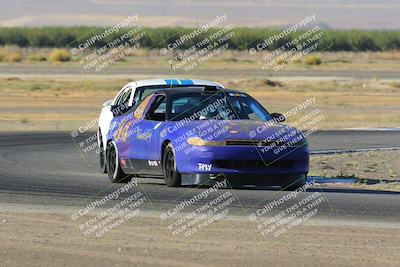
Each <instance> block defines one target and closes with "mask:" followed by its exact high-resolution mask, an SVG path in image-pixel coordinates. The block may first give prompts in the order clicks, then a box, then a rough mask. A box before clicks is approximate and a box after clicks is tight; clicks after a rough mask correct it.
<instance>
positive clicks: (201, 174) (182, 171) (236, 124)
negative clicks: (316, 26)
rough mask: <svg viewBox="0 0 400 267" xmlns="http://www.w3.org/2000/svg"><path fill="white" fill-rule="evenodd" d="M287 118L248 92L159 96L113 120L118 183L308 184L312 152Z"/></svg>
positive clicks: (111, 162)
mask: <svg viewBox="0 0 400 267" xmlns="http://www.w3.org/2000/svg"><path fill="white" fill-rule="evenodd" d="M284 119H285V118H284V116H283V115H282V114H279V113H272V114H270V113H268V111H267V110H265V109H264V108H263V107H262V105H261V104H259V103H258V102H257V101H256V100H255V99H254V98H252V97H251V96H249V95H248V94H246V93H243V92H240V91H236V90H229V89H224V88H218V87H186V88H171V89H168V90H165V89H164V90H159V91H155V92H153V93H152V94H150V95H149V96H147V97H146V98H145V99H144V100H143V101H142V102H141V104H140V105H139V106H138V107H137V108H136V109H135V110H134V111H132V112H128V113H126V114H123V115H119V116H116V117H114V118H113V120H112V122H111V127H110V131H109V132H108V135H107V140H108V141H107V147H106V161H107V169H108V176H109V178H110V180H111V181H112V182H121V181H127V180H129V179H130V178H131V177H132V175H134V176H136V177H157V178H164V179H165V183H166V184H167V186H181V185H194V184H212V183H214V182H215V181H217V180H221V179H226V180H227V181H228V182H229V184H230V185H231V186H235V187H237V186H242V185H250V184H251V185H274V186H281V187H282V188H285V189H290V190H292V189H296V188H298V187H300V186H302V185H304V184H305V183H306V177H307V173H308V168H309V147H308V143H307V141H306V139H305V137H304V135H303V134H302V133H301V132H300V131H299V130H297V129H296V128H293V127H290V126H287V125H283V124H281V122H282V121H284Z"/></svg>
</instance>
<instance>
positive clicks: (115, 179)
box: [106, 143, 131, 183]
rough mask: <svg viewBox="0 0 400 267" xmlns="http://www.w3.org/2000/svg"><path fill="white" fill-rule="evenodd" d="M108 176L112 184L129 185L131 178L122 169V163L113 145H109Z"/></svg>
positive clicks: (107, 151)
mask: <svg viewBox="0 0 400 267" xmlns="http://www.w3.org/2000/svg"><path fill="white" fill-rule="evenodd" d="M106 154H107V157H106V159H107V174H108V178H109V179H110V181H111V182H112V183H127V182H129V181H130V180H131V176H130V175H127V174H125V173H124V171H123V170H122V168H121V161H120V159H119V157H118V152H117V150H116V149H115V146H114V144H113V143H109V144H108V145H107V150H106Z"/></svg>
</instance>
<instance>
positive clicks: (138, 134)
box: [130, 94, 166, 175]
mask: <svg viewBox="0 0 400 267" xmlns="http://www.w3.org/2000/svg"><path fill="white" fill-rule="evenodd" d="M165 99H166V97H165V95H163V94H157V95H154V96H153V97H152V98H151V99H150V101H149V104H148V106H147V108H146V109H145V110H144V113H143V114H142V119H141V120H140V121H139V122H138V123H137V124H136V125H135V126H133V125H132V128H131V131H132V132H135V133H134V134H133V135H132V138H131V142H130V157H131V160H130V162H131V163H132V165H133V167H134V168H135V169H136V170H140V172H139V174H150V175H162V169H161V137H160V131H161V130H160V129H162V128H163V123H165V112H166V101H165ZM142 104H143V102H142ZM139 107H140V106H139ZM139 107H138V109H139Z"/></svg>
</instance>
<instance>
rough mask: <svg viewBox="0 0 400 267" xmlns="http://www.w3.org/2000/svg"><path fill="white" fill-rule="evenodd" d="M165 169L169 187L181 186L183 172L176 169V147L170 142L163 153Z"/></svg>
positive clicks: (165, 177) (166, 181)
mask: <svg viewBox="0 0 400 267" xmlns="http://www.w3.org/2000/svg"><path fill="white" fill-rule="evenodd" d="M162 162H163V171H164V179H165V183H166V184H167V186H169V187H176V186H181V174H180V173H179V172H178V170H177V169H176V161H175V154H174V148H173V147H172V144H168V145H167V146H166V148H165V150H164V154H163V161H162Z"/></svg>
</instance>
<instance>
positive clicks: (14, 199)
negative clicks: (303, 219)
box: [0, 131, 400, 224]
mask: <svg viewBox="0 0 400 267" xmlns="http://www.w3.org/2000/svg"><path fill="white" fill-rule="evenodd" d="M91 134H93V133H91ZM91 134H87V135H84V136H83V137H82V138H87V137H88V136H90V135H91ZM309 142H310V145H311V149H312V151H313V152H317V151H326V150H332V149H359V148H362V149H365V148H391V147H400V132H399V131H326V132H317V133H315V134H314V135H313V136H311V137H309ZM138 181H139V186H138V187H135V188H134V189H133V190H140V191H142V192H143V193H145V195H146V197H147V200H148V201H146V203H145V208H146V209H149V210H155V211H160V212H163V211H165V210H167V209H170V208H172V207H174V206H175V205H176V204H177V203H179V202H181V201H183V200H185V199H188V198H191V197H192V196H194V195H196V194H198V193H200V192H202V191H203V190H205V188H195V187H184V188H168V187H166V186H165V185H164V181H163V180H157V179H139V180H138ZM121 186H122V185H121V184H114V185H112V184H111V183H110V182H109V181H108V179H107V176H106V175H105V174H102V173H100V171H99V168H98V159H97V155H96V154H95V153H83V152H82V151H80V150H79V149H78V146H77V145H76V143H74V141H73V139H72V137H71V136H70V135H69V133H60V132H58V133H53V132H47V133H2V134H0V203H20V204H37V205H60V206H66V207H72V206H73V207H82V206H85V205H86V204H88V203H89V202H91V201H93V200H94V199H98V198H101V197H103V196H105V195H107V194H109V193H110V192H112V191H114V190H115V189H117V188H119V187H121ZM226 190H231V192H232V193H233V194H234V195H235V198H236V200H237V201H235V202H233V204H232V206H231V212H232V213H233V214H237V215H249V214H251V213H252V212H254V210H256V209H258V208H261V207H263V206H264V205H266V204H267V203H269V202H271V201H273V200H275V199H278V198H280V197H282V196H283V195H285V194H288V192H282V191H279V190H277V189H273V188H269V189H265V188H244V189H234V190H233V189H220V190H218V192H216V193H212V194H220V193H221V192H226ZM316 191H320V192H322V193H323V195H324V199H325V201H323V202H322V204H321V205H320V206H319V207H318V210H319V213H318V214H317V215H316V216H317V218H318V219H322V220H326V219H327V220H331V221H334V220H342V221H346V220H348V221H368V222H373V223H375V222H376V223H391V224H393V223H399V222H400V205H399V201H400V194H399V193H393V192H386V191H372V190H368V191H367V190H354V189H345V188H337V187H335V188H323V189H321V188H311V189H308V190H307V192H304V193H300V195H299V196H298V197H306V196H307V195H310V194H312V193H313V192H316ZM212 194H211V196H212ZM127 196H128V195H122V196H121V197H122V198H124V197H127ZM291 203H294V201H293V202H292V201H291V200H290V201H288V203H287V205H290V204H291ZM111 204H112V203H109V205H111ZM200 204H202V201H199V202H197V203H196V204H195V205H200ZM284 207H285V206H282V207H279V209H283V208H284ZM279 209H278V210H279Z"/></svg>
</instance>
